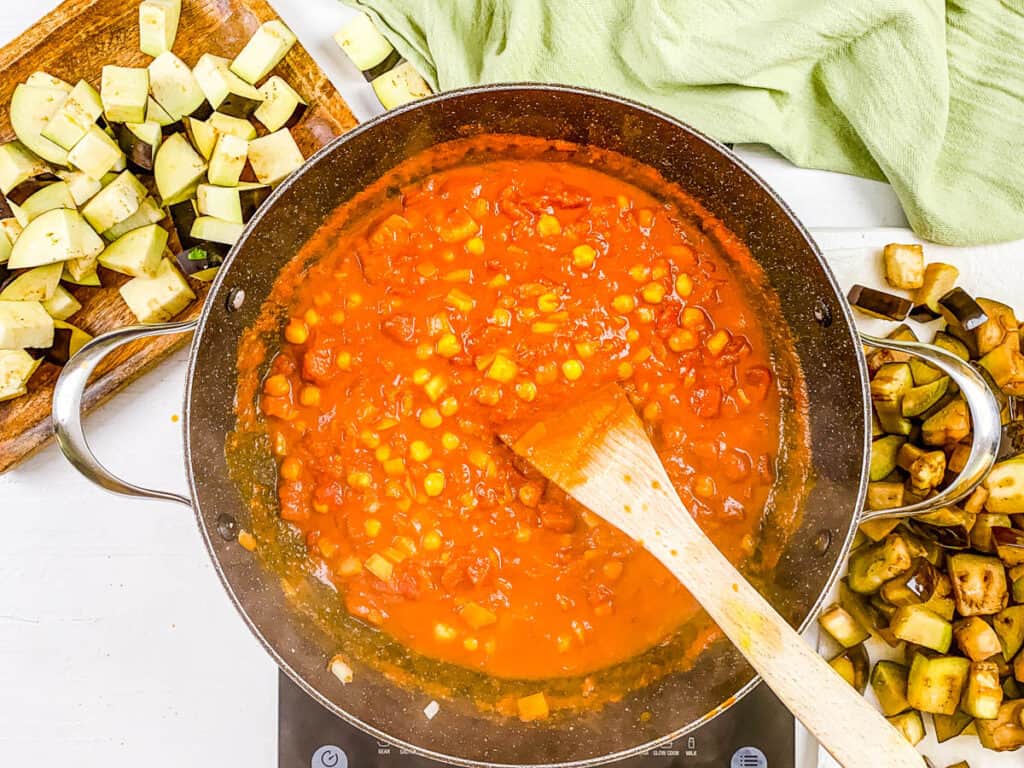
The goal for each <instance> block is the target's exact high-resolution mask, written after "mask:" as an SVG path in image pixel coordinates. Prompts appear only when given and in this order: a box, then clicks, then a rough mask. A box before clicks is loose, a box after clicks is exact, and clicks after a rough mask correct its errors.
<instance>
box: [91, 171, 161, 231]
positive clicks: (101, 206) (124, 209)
mask: <svg viewBox="0 0 1024 768" xmlns="http://www.w3.org/2000/svg"><path fill="white" fill-rule="evenodd" d="M147 194H148V193H147V191H146V188H145V187H144V186H143V185H142V182H141V181H139V180H138V179H137V178H136V177H135V175H134V174H133V173H132V172H131V171H124V172H122V173H121V174H120V175H119V176H118V177H117V178H116V179H114V180H113V181H112V182H110V183H109V184H107V186H105V187H104V188H103V189H101V190H100V191H99V192H98V193H97V194H96V196H95V197H93V198H92V200H90V201H89V202H88V203H87V204H86V206H85V207H84V208H83V209H82V215H83V216H84V217H85V220H86V221H87V222H89V225H90V226H91V227H92V228H93V229H94V230H96V231H97V232H106V231H107V230H108V229H110V228H111V227H113V226H114V225H115V224H118V223H119V222H122V221H124V220H125V219H127V218H128V217H129V216H131V215H132V214H133V213H135V212H136V211H137V210H138V209H139V206H140V205H142V201H143V200H145V199H146V197H147Z"/></svg>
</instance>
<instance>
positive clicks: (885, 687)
mask: <svg viewBox="0 0 1024 768" xmlns="http://www.w3.org/2000/svg"><path fill="white" fill-rule="evenodd" d="M908 674H909V670H908V669H907V668H906V667H905V666H903V665H902V664H897V663H896V662H894V661H884V660H883V661H879V662H878V663H877V664H875V668H874V669H873V670H872V671H871V689H872V690H873V691H874V692H875V697H876V698H877V699H878V703H879V704H880V705H881V707H882V714H883V715H885V716H886V717H893V716H894V715H898V714H900V713H901V712H906V711H907V710H908V709H910V702H909V701H907V675H908Z"/></svg>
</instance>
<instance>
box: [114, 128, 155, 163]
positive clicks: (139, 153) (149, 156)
mask: <svg viewBox="0 0 1024 768" xmlns="http://www.w3.org/2000/svg"><path fill="white" fill-rule="evenodd" d="M114 136H115V137H116V138H117V145H118V146H119V147H120V148H121V151H122V152H124V153H125V155H127V157H128V162H129V163H131V164H132V165H134V166H135V167H136V168H139V169H140V170H143V171H152V170H153V159H154V157H155V156H156V152H154V151H153V145H152V144H150V143H149V142H146V141H143V140H142V139H140V138H139V137H138V136H136V135H135V134H134V133H132V132H131V131H130V130H129V129H128V126H126V125H124V124H120V123H118V124H115V125H114Z"/></svg>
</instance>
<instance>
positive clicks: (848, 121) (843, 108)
mask: <svg viewBox="0 0 1024 768" xmlns="http://www.w3.org/2000/svg"><path fill="white" fill-rule="evenodd" d="M346 2H348V3H349V4H350V5H353V6H355V7H357V8H360V9H362V10H364V11H366V12H367V13H369V15H370V17H371V18H372V19H373V20H374V22H376V23H377V25H378V27H379V28H380V29H381V31H382V32H383V33H384V34H385V35H386V36H387V37H388V38H389V39H390V40H391V41H392V42H393V43H394V44H395V46H396V47H397V48H398V50H399V52H400V53H402V54H403V55H404V56H405V57H406V58H408V59H409V60H410V61H411V62H412V63H413V64H414V65H415V66H416V67H417V68H418V69H419V70H420V72H421V73H422V74H423V75H424V77H425V78H426V79H427V80H428V81H429V82H430V83H431V85H433V86H434V87H435V88H438V89H442V90H443V89H448V88H457V87H460V86H465V85H471V84H476V83H494V82H510V81H524V80H531V81H541V82H549V83H570V84H577V85H585V86H589V87H591V88H598V89H601V90H605V91H610V92H612V93H617V94H621V95H623V96H627V97H630V98H633V99H636V100H637V101H641V102H644V103H646V104H650V105H653V106H655V107H658V108H660V109H662V110H664V111H666V112H669V113H671V114H673V115H675V116H677V117H678V118H680V119H681V120H684V121H685V122H687V123H690V124H691V125H693V126H695V127H696V128H698V129H699V130H701V131H704V132H705V133H708V134H710V135H711V136H714V137H715V138H717V139H719V140H721V141H725V142H763V143H766V144H769V145H771V146H772V147H774V148H775V149H776V150H777V151H779V152H781V153H782V154H783V155H785V156H786V157H787V158H789V159H790V160H792V161H793V162H794V163H796V164H797V165H802V166H807V167H812V168H823V169H827V170H833V171H842V172H844V173H851V174H856V175H858V176H866V177H868V178H873V179H885V180H888V181H889V182H890V183H891V184H892V186H893V188H894V189H895V190H896V194H897V195H899V198H900V201H901V202H902V204H903V208H904V210H905V211H906V214H907V218H908V219H909V220H910V223H911V225H912V226H913V228H914V229H915V231H917V233H918V234H920V235H921V236H922V237H925V238H927V239H929V240H934V241H937V242H940V243H948V244H955V245H964V244H970V243H985V242H995V241H1000V240H1011V239H1016V238H1024V0H1003V2H999V0H961V2H956V1H951V2H948V3H947V4H946V5H945V6H943V4H942V3H941V2H938V1H937V0H932V1H929V2H926V1H925V0H904V1H903V2H899V1H898V0H832V1H826V0H711V1H710V2H709V0H660V1H659V0H603V1H602V0H591V1H590V2H588V0H346Z"/></svg>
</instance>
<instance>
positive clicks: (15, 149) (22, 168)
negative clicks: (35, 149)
mask: <svg viewBox="0 0 1024 768" xmlns="http://www.w3.org/2000/svg"><path fill="white" fill-rule="evenodd" d="M56 179H57V177H56V176H54V175H53V172H52V170H51V169H50V166H49V165H47V164H46V163H45V162H44V161H42V160H40V159H39V158H38V157H36V156H35V155H34V154H32V153H31V152H30V151H29V150H28V149H26V148H25V145H24V144H22V143H21V142H20V141H8V142H7V143H5V144H0V193H3V195H5V196H6V197H7V198H9V199H10V201H11V202H12V203H16V204H18V205H20V204H21V203H23V202H24V201H25V200H26V199H27V198H28V197H30V196H31V195H32V194H34V193H35V192H36V190H38V189H39V187H40V186H42V184H44V183H49V182H51V181H56Z"/></svg>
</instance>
